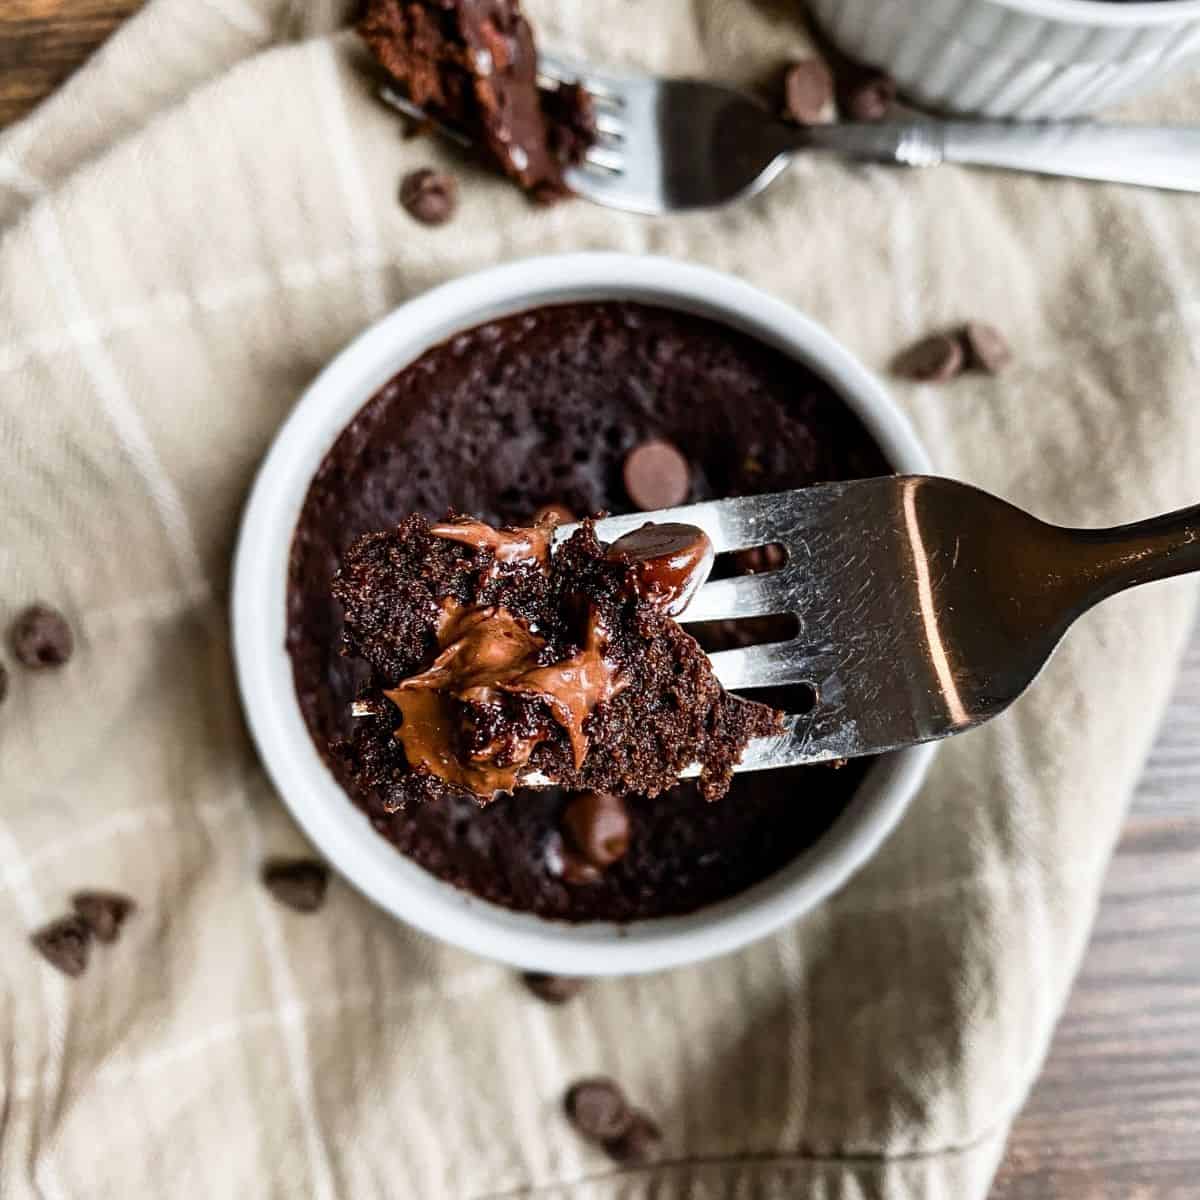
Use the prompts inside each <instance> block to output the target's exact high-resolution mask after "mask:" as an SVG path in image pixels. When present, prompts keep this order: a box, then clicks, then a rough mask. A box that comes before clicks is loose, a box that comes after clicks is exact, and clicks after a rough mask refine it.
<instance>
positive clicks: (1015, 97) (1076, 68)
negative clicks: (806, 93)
mask: <svg viewBox="0 0 1200 1200" xmlns="http://www.w3.org/2000/svg"><path fill="white" fill-rule="evenodd" d="M810 3H811V7H812V10H813V13H814V15H815V16H816V18H817V21H818V23H819V24H820V25H821V27H822V28H823V29H824V31H825V32H826V33H827V34H828V35H829V36H830V37H831V38H832V40H833V41H834V42H835V43H837V45H839V46H840V47H841V48H842V49H843V50H845V51H846V52H847V53H848V54H850V55H852V56H853V57H855V58H858V59H860V60H862V61H863V62H867V63H871V64H872V65H875V66H879V67H883V68H885V69H887V70H888V71H890V72H891V73H892V74H893V75H894V76H895V77H896V79H897V81H898V82H899V83H900V86H901V88H902V89H903V91H904V92H905V93H906V95H908V96H910V97H911V98H912V99H914V100H916V101H917V102H919V103H921V104H925V105H929V106H932V107H935V108H939V109H944V110H947V111H952V112H962V113H979V114H982V115H986V116H993V117H1016V118H1023V119H1027V120H1033V119H1048V118H1056V117H1076V116H1080V115H1082V114H1085V113H1090V112H1094V111H1096V110H1097V109H1101V108H1106V107H1109V106H1111V105H1113V104H1117V103H1119V102H1120V101H1122V100H1126V99H1128V98H1129V97H1131V96H1133V95H1135V94H1137V93H1139V92H1143V91H1147V90H1149V89H1150V88H1152V87H1157V86H1158V85H1159V84H1161V83H1162V82H1163V80H1164V79H1165V78H1167V77H1168V76H1169V75H1171V74H1173V73H1175V72H1176V71H1179V70H1183V69H1185V68H1187V67H1189V66H1191V67H1197V68H1200V0H1158V2H1157V3H1139V4H1116V3H1107V2H1104V0H810Z"/></svg>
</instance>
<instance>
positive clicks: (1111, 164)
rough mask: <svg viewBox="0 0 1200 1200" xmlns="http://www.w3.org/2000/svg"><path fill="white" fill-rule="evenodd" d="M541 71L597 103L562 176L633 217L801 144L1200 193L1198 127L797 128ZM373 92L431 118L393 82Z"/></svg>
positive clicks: (976, 124) (859, 155) (682, 82)
mask: <svg viewBox="0 0 1200 1200" xmlns="http://www.w3.org/2000/svg"><path fill="white" fill-rule="evenodd" d="M538 70H539V76H540V78H539V82H540V83H541V84H542V85H543V86H546V87H555V86H557V85H559V84H561V83H576V82H577V83H580V84H581V85H582V86H583V87H584V88H585V90H586V91H587V92H588V93H589V94H590V96H591V97H592V100H593V103H594V105H595V110H596V123H597V133H598V137H597V141H596V144H595V145H593V146H592V148H591V149H590V150H589V151H588V152H587V156H586V157H585V159H584V161H583V162H582V163H581V164H580V165H579V166H578V167H573V168H571V169H570V170H569V171H568V172H567V183H568V184H569V185H570V187H571V188H572V189H573V190H574V191H576V192H577V193H578V194H579V195H580V196H583V197H584V198H586V199H588V200H592V201H594V202H595V203H597V204H603V205H607V206H608V207H610V208H618V209H624V210H627V211H630V212H639V213H648V214H655V213H669V212H680V211H685V210H688V209H696V208H712V207H716V206H718V205H721V204H725V203H728V202H729V201H732V200H736V199H739V198H740V197H743V196H750V195H753V194H755V193H756V192H759V191H761V190H762V189H763V188H765V187H766V186H767V185H768V184H769V183H770V182H771V181H772V180H773V179H775V178H776V177H777V176H778V175H779V173H780V172H781V171H783V169H784V168H785V167H786V166H787V165H788V163H789V162H791V160H792V158H793V157H794V156H795V155H796V154H797V153H801V152H804V151H825V152H829V153H834V154H839V155H842V156H844V157H847V158H851V159H858V160H864V161H871V162H882V163H894V164H898V165H903V166H913V167H923V166H936V165H937V164H939V163H943V162H947V163H959V164H963V165H972V166H982V167H999V168H1005V169H1009V170H1018V171H1032V172H1041V173H1044V174H1050V175H1061V176H1068V177H1071V178H1076V179H1095V180H1107V181H1109V182H1115V183H1130V184H1140V185H1143V186H1148V187H1159V188H1172V189H1177V190H1180V191H1195V192H1200V127H1192V126H1152V125H1100V124H1092V123H1088V122H1057V123H1025V124H1021V123H1015V122H1002V121H939V120H933V119H928V120H925V119H922V120H915V121H913V120H909V121H886V122H879V123H869V124H857V123H840V124H833V125H816V126H808V127H801V126H797V125H793V124H789V123H787V122H784V121H782V120H780V119H779V118H778V117H777V116H775V115H774V114H773V113H771V112H770V111H769V110H768V109H766V108H765V107H764V106H763V105H762V104H760V103H759V102H758V101H757V100H755V99H754V98H753V97H751V96H748V95H746V94H745V93H743V92H740V91H738V90H737V89H735V88H731V87H727V86H725V85H723V84H719V83H712V82H708V81H705V80H698V79H665V78H661V77H657V76H652V75H630V74H607V73H605V72H601V71H596V70H594V69H593V68H592V67H590V66H588V65H586V64H582V63H576V62H571V61H569V60H568V59H565V58H562V57H560V56H558V55H554V54H541V55H539V57H538ZM380 96H381V97H382V98H383V99H384V100H385V101H386V102H387V103H389V104H391V105H392V106H393V107H395V108H399V109H400V110H401V111H404V112H406V113H408V115H410V116H414V117H417V118H421V119H427V118H426V117H425V114H424V113H423V112H422V111H421V110H420V109H417V108H415V107H414V106H413V105H412V104H411V103H410V102H409V101H407V100H406V99H405V98H404V97H403V96H401V95H399V94H398V93H397V92H395V91H394V90H393V89H389V88H386V87H385V88H383V89H381V91H380ZM434 124H435V125H436V122H434ZM437 128H438V129H439V130H440V131H441V132H443V133H444V134H446V135H447V136H449V137H453V138H455V139H456V140H457V141H459V142H460V143H462V142H464V141H465V139H464V138H463V135H462V134H461V133H460V132H458V131H456V130H453V129H450V128H448V127H445V126H441V125H437Z"/></svg>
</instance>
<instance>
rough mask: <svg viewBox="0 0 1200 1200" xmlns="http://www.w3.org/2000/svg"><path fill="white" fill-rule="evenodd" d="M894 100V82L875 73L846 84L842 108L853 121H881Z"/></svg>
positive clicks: (881, 73)
mask: <svg viewBox="0 0 1200 1200" xmlns="http://www.w3.org/2000/svg"><path fill="white" fill-rule="evenodd" d="M895 100H896V81H895V80H894V79H893V78H892V77H891V76H890V75H887V74H885V73H884V72H883V71H877V72H871V73H869V74H866V75H864V76H862V77H861V78H859V79H855V80H854V81H853V82H852V83H850V84H848V86H847V87H846V88H845V90H844V93H843V95H842V108H843V109H844V110H845V115H846V116H848V117H850V118H851V120H854V121H882V120H883V118H884V117H886V116H887V115H888V110H889V109H890V108H891V107H892V104H893V103H894V102H895Z"/></svg>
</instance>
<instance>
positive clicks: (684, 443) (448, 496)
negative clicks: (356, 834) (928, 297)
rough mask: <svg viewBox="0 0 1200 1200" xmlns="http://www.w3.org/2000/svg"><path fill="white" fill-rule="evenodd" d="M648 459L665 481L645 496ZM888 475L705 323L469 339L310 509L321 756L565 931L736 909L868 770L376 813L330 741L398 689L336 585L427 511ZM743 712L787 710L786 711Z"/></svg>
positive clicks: (362, 418) (571, 503)
mask: <svg viewBox="0 0 1200 1200" xmlns="http://www.w3.org/2000/svg"><path fill="white" fill-rule="evenodd" d="M647 446H651V447H654V450H653V453H650V454H647V453H646V452H645V448H646V447H647ZM664 447H665V449H664ZM645 462H654V463H656V464H658V465H657V468H656V470H655V471H654V472H652V473H649V474H647V476H646V478H645V479H643V478H642V474H641V467H640V466H639V463H645ZM668 464H670V465H669V466H668ZM888 469H889V467H888V464H887V462H886V461H885V460H884V458H883V456H882V454H881V452H880V451H879V449H878V447H877V446H876V445H875V443H874V441H873V440H872V438H871V437H870V435H869V434H868V433H867V431H866V430H865V429H864V428H863V426H862V424H861V423H860V422H859V420H858V419H857V417H856V416H855V415H854V414H853V413H852V412H851V411H850V410H849V409H848V408H847V407H846V406H845V404H844V403H843V402H842V401H841V400H840V398H839V397H838V396H837V394H836V392H835V391H834V390H833V389H832V388H831V387H830V386H829V384H828V383H826V382H825V381H824V380H823V379H821V378H820V377H819V376H817V375H816V374H814V373H813V372H812V371H811V370H809V369H808V368H807V367H805V366H803V365H802V364H800V363H798V362H797V361H795V360H794V359H792V358H790V357H788V356H787V355H785V354H783V353H781V352H779V351H777V350H774V349H772V348H770V347H768V346H766V345H764V344H763V343H761V342H759V341H757V340H755V339H754V338H752V337H750V336H748V335H746V334H743V333H740V332H738V331H736V330H733V329H731V328H729V327H728V326H725V325H722V324H719V323H717V322H714V321H711V320H708V319H705V318H702V317H698V316H693V315H690V314H686V313H683V312H679V311H675V310H672V309H666V308H660V307H652V306H648V305H643V304H637V303H628V302H588V303H573V304H562V305H554V306H547V307H542V308H538V309H534V310H532V311H528V312H524V313H519V314H517V315H514V316H509V317H504V318H502V319H499V320H495V321H490V322H488V323H486V324H483V325H480V326H478V327H476V328H473V329H470V330H467V331H465V332H463V333H460V334H458V335H456V336H454V337H452V338H451V339H449V340H448V341H446V342H444V343H442V344H441V345H438V346H434V347H432V348H431V349H429V350H427V351H426V352H425V353H424V354H422V355H420V356H419V357H418V358H417V359H416V360H415V361H414V362H412V363H411V364H410V365H409V366H407V367H406V368H404V369H403V370H402V371H400V372H399V374H397V375H396V377H395V378H393V379H392V380H391V381H390V382H389V383H388V384H386V385H385V386H384V387H383V388H382V389H381V390H380V391H379V392H378V393H377V394H376V395H375V396H374V397H373V398H371V399H370V400H369V401H368V402H367V403H366V404H365V405H364V407H363V408H362V409H361V410H360V412H359V413H358V414H357V416H355V417H354V418H353V420H351V422H350V423H349V424H348V425H347V427H346V428H345V429H344V430H343V432H342V433H341V435H340V436H339V437H338V438H337V440H336V441H335V443H334V445H333V446H332V448H331V449H330V450H329V452H328V453H327V455H326V456H325V459H324V461H323V462H322V463H321V466H320V468H319V469H318V471H317V473H316V475H315V477H314V478H313V481H312V484H311V486H310V488H309V491H308V495H307V497H306V499H305V502H304V505H303V508H302V511H301V515H300V518H299V521H298V523H297V526H296V530H295V535H294V540H293V545H292V550H291V557H290V566H289V581H288V638H287V648H288V651H289V654H290V656H291V661H292V667H293V675H294V680H295V686H296V691H297V697H298V699H299V703H300V707H301V710H302V712H303V714H304V718H305V721H306V723H307V726H308V729H309V732H310V734H311V736H312V738H313V741H314V743H315V745H316V747H317V748H318V750H319V751H320V752H321V753H322V755H323V756H324V757H325V759H326V762H327V763H328V764H329V767H330V769H331V770H332V771H333V773H334V774H335V776H336V777H337V778H338V780H339V782H340V783H341V784H342V786H343V788H344V789H345V790H346V791H347V793H348V795H349V796H350V797H351V799H353V800H354V801H355V803H357V804H358V805H359V806H360V807H361V808H362V809H363V810H364V811H365V813H366V815H367V817H368V819H369V820H370V821H371V823H372V825H373V826H374V827H375V829H376V830H377V831H378V832H379V833H380V834H382V835H383V836H384V837H386V838H387V839H388V840H390V841H391V842H392V843H393V844H394V845H395V846H396V848H397V849H398V850H399V851H400V852H401V853H403V854H405V855H407V856H408V857H409V858H411V859H412V860H413V861H415V862H416V863H418V864H419V865H421V866H422V867H424V868H425V869H426V870H428V871H430V872H432V873H433V874H434V875H436V876H438V877H439V878H441V879H444V880H446V881H448V882H451V883H453V884H455V885H456V886H458V887H460V888H463V889H465V890H467V891H469V892H472V893H474V894H475V895H477V896H480V897H482V898H484V899H486V900H489V901H492V902H494V903H497V904H500V905H504V906H506V907H509V908H513V909H517V910H522V911H526V912H530V913H534V914H537V915H539V916H543V917H554V918H561V919H565V920H570V921H587V920H617V921H628V920H634V919H643V918H651V917H659V916H667V915H671V914H678V913H684V912H689V911H693V910H695V909H697V908H699V907H701V906H704V905H707V904H711V903H713V902H716V901H718V900H721V899H724V898H726V897H729V896H732V895H735V894H737V893H738V892H740V891H743V890H744V889H745V888H747V887H749V886H751V885H752V884H754V883H756V882H758V881H760V880H762V879H764V878H766V877H768V876H770V875H771V874H772V873H774V872H775V871H777V870H779V869H780V868H781V867H783V866H784V865H786V864H787V863H788V862H790V861H791V860H792V859H794V858H795V857H796V856H797V855H798V854H799V853H801V852H802V851H803V850H804V849H805V848H806V847H808V846H809V845H811V844H812V843H813V842H814V841H815V840H816V839H817V838H819V837H820V835H821V834H822V832H823V831H824V830H825V829H827V828H828V827H829V825H830V824H831V823H832V821H833V820H834V819H835V818H836V817H837V816H838V814H839V813H840V812H841V811H842V810H843V809H844V807H845V806H846V804H847V803H848V801H849V799H850V797H851V796H852V795H853V793H854V791H855V789H856V788H857V786H858V784H859V782H860V781H861V779H862V777H863V775H864V773H865V771H866V770H867V768H868V766H869V765H870V764H869V762H867V761H855V762H852V763H850V764H849V765H847V766H845V767H844V768H842V769H840V770H831V769H829V768H827V767H807V768H795V769H790V770H786V771H774V772H764V773H759V774H746V775H738V776H736V777H735V778H734V779H733V781H732V786H731V787H730V789H729V792H728V794H727V795H725V796H724V797H723V798H722V799H720V800H717V801H714V802H709V801H708V800H706V799H705V798H704V796H703V795H702V793H701V791H700V790H699V788H698V787H697V785H696V784H695V783H694V782H686V783H681V784H678V785H676V786H673V787H669V788H667V789H666V790H665V791H663V792H662V793H661V794H659V795H656V796H653V797H649V796H645V795H638V794H630V795H623V794H614V789H611V788H610V789H608V790H605V789H597V788H594V787H587V786H585V787H583V790H579V788H578V787H575V788H572V789H571V790H568V789H564V788H556V787H552V788H538V789H521V788H518V789H517V790H516V791H515V792H513V793H512V794H504V795H500V796H498V797H497V798H496V799H495V800H494V801H493V802H491V803H490V804H487V805H486V806H485V807H480V805H479V804H478V802H477V800H476V799H475V798H473V797H471V796H470V795H468V794H463V793H454V792H448V793H447V794H444V795H441V796H437V797H430V798H426V799H425V800H424V801H423V802H420V803H416V804H407V805H403V806H395V805H393V804H391V803H385V802H384V801H383V800H382V799H381V798H380V796H379V795H378V794H377V793H372V792H371V791H369V790H366V789H363V788H362V787H361V786H360V784H359V783H358V782H356V779H355V770H354V762H353V758H352V756H351V757H349V758H348V757H347V756H346V755H345V754H344V753H339V751H338V749H337V747H339V746H344V745H345V744H346V743H347V742H348V741H349V742H352V741H353V738H354V735H355V722H356V718H355V717H353V716H352V715H351V705H352V702H353V700H354V699H355V697H356V695H358V694H359V692H360V690H361V689H362V688H363V686H364V685H368V687H369V686H370V685H372V683H382V684H383V686H389V687H390V686H393V685H394V683H395V681H394V680H374V681H373V680H372V668H371V666H370V665H369V663H368V662H367V661H366V660H364V659H363V658H359V657H355V656H353V655H351V656H343V655H342V654H341V653H340V647H341V644H342V637H343V613H342V609H341V606H340V604H339V602H338V601H337V600H336V599H335V598H334V595H333V581H334V577H335V575H336V573H337V571H338V569H339V566H340V565H341V564H342V562H343V560H344V559H345V556H346V554H347V551H348V550H349V549H350V547H351V545H352V544H353V543H354V542H355V540H356V539H358V538H359V537H361V536H362V535H364V534H372V533H377V532H378V531H387V530H394V529H395V528H396V526H398V524H399V523H400V522H401V521H402V520H404V519H405V518H407V517H408V516H409V515H410V514H414V513H415V514H421V515H422V516H423V517H424V518H428V519H429V520H438V519H440V518H441V517H442V516H443V515H444V514H445V513H447V512H448V511H451V510H453V511H456V512H460V513H469V514H471V515H472V516H473V517H477V518H479V519H480V520H482V521H486V522H488V523H490V524H492V525H497V526H499V525H514V526H519V525H528V524H529V523H530V522H531V521H532V520H534V519H535V517H536V515H537V514H538V512H539V510H543V509H545V508H546V507H548V506H553V507H554V508H556V509H557V510H559V513H560V516H561V515H562V513H566V514H568V515H570V516H578V517H583V516H587V515H589V514H593V513H596V512H601V511H610V512H614V513H618V512H630V511H636V510H637V509H638V508H639V507H641V504H640V502H639V499H638V497H639V495H640V494H641V492H642V485H643V484H646V485H647V487H649V488H650V490H651V491H653V490H654V486H659V485H661V482H662V480H663V478H664V472H665V475H666V477H667V481H668V482H669V483H670V485H671V487H672V488H673V489H675V491H676V492H680V491H682V494H680V495H679V499H681V500H684V501H689V500H690V501H696V500H703V499H710V498H715V497H722V496H734V495H739V494H752V493H756V492H772V491H780V490H784V489H787V488H791V487H800V486H804V485H806V484H811V483H818V482H824V481H829V480H836V479H848V478H857V477H864V476H870V475H878V474H882V473H886V472H887V471H888ZM681 472H682V474H681ZM652 484H653V485H654V486H651V485H652ZM655 502H656V503H660V502H661V500H656V501H655ZM738 560H739V561H737V562H728V563H727V562H722V560H721V559H718V560H717V566H716V571H717V572H721V571H725V572H732V571H744V570H763V569H769V568H770V566H771V565H772V564H771V555H770V551H769V549H766V550H763V551H758V552H752V553H750V554H745V555H740V556H738ZM689 632H691V633H695V634H696V635H697V637H698V638H699V640H700V642H701V644H702V645H703V646H704V647H705V648H706V649H708V650H714V649H719V648H724V647H727V646H732V645H739V644H745V643H746V642H747V641H751V640H753V641H770V640H777V639H778V638H780V637H787V636H790V634H791V627H790V626H789V625H788V623H787V622H786V621H785V622H783V623H782V624H781V623H780V622H778V621H777V620H776V619H774V618H769V619H765V620H760V621H758V622H756V623H740V622H739V623H717V624H714V625H709V626H689ZM751 698H752V699H755V700H762V701H765V702H766V703H768V704H770V705H772V706H774V707H777V708H781V709H786V708H787V707H788V706H789V699H790V698H789V697H788V696H786V695H783V696H771V695H762V694H757V693H756V694H754V695H753V696H752V697H751ZM576 782H579V781H576Z"/></svg>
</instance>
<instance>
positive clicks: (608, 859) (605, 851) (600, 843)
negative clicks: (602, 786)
mask: <svg viewBox="0 0 1200 1200" xmlns="http://www.w3.org/2000/svg"><path fill="white" fill-rule="evenodd" d="M562 826H563V829H564V830H565V831H566V834H567V836H568V837H569V838H570V839H571V841H572V843H573V844H574V847H575V849H576V850H578V851H579V853H580V854H582V855H583V857H584V858H585V859H586V860H587V861H588V862H589V863H591V865H592V866H593V867H599V868H601V869H603V868H604V867H610V866H612V864H613V863H615V862H617V861H618V860H619V859H621V858H624V856H625V852H626V851H627V850H628V849H629V810H628V809H627V808H626V807H625V801H624V800H623V799H622V798H621V797H620V796H614V795H612V794H610V793H609V792H593V791H588V792H579V793H578V794H577V795H575V796H573V797H572V798H571V800H570V803H568V805H567V807H566V808H565V809H564V810H563V815H562Z"/></svg>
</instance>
